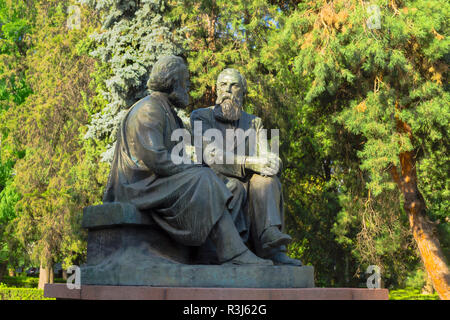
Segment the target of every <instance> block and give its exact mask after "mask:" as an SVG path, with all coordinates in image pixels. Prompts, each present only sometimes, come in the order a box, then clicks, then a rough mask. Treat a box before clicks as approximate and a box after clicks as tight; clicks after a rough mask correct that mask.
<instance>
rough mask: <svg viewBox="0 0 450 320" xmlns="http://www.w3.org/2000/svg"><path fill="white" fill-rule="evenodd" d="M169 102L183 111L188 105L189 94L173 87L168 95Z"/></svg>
mask: <svg viewBox="0 0 450 320" xmlns="http://www.w3.org/2000/svg"><path fill="white" fill-rule="evenodd" d="M169 100H170V101H171V102H172V103H173V104H174V105H175V107H177V108H180V109H184V108H186V107H187V105H188V104H189V94H188V93H187V92H186V90H184V89H183V88H181V87H175V88H174V90H173V91H172V93H170V94H169Z"/></svg>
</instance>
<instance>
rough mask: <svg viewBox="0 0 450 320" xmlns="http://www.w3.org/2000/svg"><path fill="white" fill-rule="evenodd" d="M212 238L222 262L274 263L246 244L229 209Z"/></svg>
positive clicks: (241, 263) (213, 231)
mask: <svg viewBox="0 0 450 320" xmlns="http://www.w3.org/2000/svg"><path fill="white" fill-rule="evenodd" d="M210 239H211V240H212V242H213V243H214V245H215V247H216V249H217V256H218V259H219V262H220V263H231V264H238V265H247V264H258V265H273V263H272V261H270V260H265V259H261V258H259V257H257V256H256V255H254V254H253V253H252V252H251V251H250V250H249V249H248V248H247V247H246V246H245V244H244V243H243V242H242V240H241V237H240V236H239V233H238V232H237V230H236V227H235V226H234V223H233V220H232V218H231V215H230V214H229V212H228V210H227V211H226V212H225V213H224V214H223V215H222V217H221V218H220V220H219V221H218V222H217V224H216V225H215V226H214V227H213V229H212V230H211V233H210Z"/></svg>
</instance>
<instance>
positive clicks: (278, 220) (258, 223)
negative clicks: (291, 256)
mask: <svg viewBox="0 0 450 320" xmlns="http://www.w3.org/2000/svg"><path fill="white" fill-rule="evenodd" d="M248 198H249V213H250V216H251V221H252V226H253V229H254V230H253V233H254V235H255V236H256V238H257V239H258V240H262V238H264V234H266V238H268V240H269V235H270V234H273V236H274V237H281V238H286V239H287V238H288V237H289V236H287V235H286V236H287V237H283V236H282V235H283V234H282V233H281V229H282V227H283V203H282V192H281V183H280V180H279V179H278V177H276V176H275V177H263V176H261V175H259V174H254V175H253V176H252V178H251V179H250V185H249V190H248ZM270 240H272V241H274V240H275V239H272V238H270ZM281 242H283V243H279V244H277V245H275V246H278V245H283V244H286V243H288V242H289V241H287V240H285V241H281ZM262 245H263V246H264V243H262Z"/></svg>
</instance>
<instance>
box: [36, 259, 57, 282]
mask: <svg viewBox="0 0 450 320" xmlns="http://www.w3.org/2000/svg"><path fill="white" fill-rule="evenodd" d="M53 280H54V279H53V263H52V262H51V261H46V262H44V259H42V260H41V266H40V268H39V285H38V289H44V285H45V284H46V283H53Z"/></svg>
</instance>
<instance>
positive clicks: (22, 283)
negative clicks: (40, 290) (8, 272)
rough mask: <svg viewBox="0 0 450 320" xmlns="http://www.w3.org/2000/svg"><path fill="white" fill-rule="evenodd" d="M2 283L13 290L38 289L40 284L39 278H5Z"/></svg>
mask: <svg viewBox="0 0 450 320" xmlns="http://www.w3.org/2000/svg"><path fill="white" fill-rule="evenodd" d="M2 282H3V283H4V284H6V285H7V286H8V287H12V288H37V286H38V284H39V278H34V277H27V276H17V277H10V276H4V277H3V279H2Z"/></svg>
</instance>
